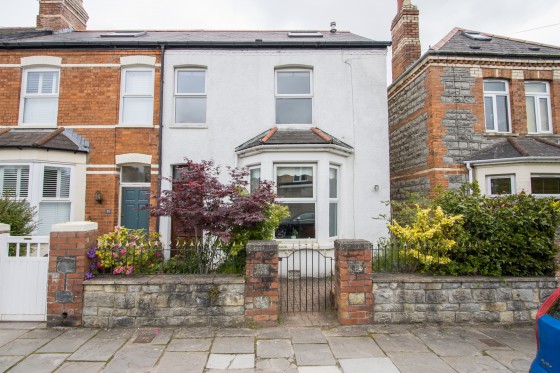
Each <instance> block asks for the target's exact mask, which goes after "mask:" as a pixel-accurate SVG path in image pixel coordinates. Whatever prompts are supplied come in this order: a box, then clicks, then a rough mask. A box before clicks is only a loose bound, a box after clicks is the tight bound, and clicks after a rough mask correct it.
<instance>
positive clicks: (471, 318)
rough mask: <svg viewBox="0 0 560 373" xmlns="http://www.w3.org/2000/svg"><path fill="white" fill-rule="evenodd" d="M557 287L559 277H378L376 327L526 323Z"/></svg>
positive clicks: (374, 294) (375, 296) (375, 304)
mask: <svg viewBox="0 0 560 373" xmlns="http://www.w3.org/2000/svg"><path fill="white" fill-rule="evenodd" d="M556 287H557V283H556V280H555V278H554V277H550V278H549V277H528V278H518V277H505V278H493V277H446V276H441V277H435V276H434V277H432V276H421V275H379V274H374V275H373V303H374V306H373V311H374V312H373V322H374V323H417V322H433V323H484V322H500V323H509V324H511V323H518V322H526V321H530V320H534V319H535V315H536V313H537V309H538V307H539V306H540V304H542V302H544V300H545V299H546V298H547V297H548V296H549V295H550V294H551V293H552V292H553V291H554V289H556Z"/></svg>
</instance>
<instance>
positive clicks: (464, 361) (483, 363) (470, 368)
mask: <svg viewBox="0 0 560 373" xmlns="http://www.w3.org/2000/svg"><path fill="white" fill-rule="evenodd" d="M442 359H443V360H444V361H445V362H446V363H447V364H449V365H450V366H451V367H452V368H453V369H455V370H456V371H457V372H459V373H483V372H484V373H492V372H510V370H509V369H508V368H506V367H505V366H503V365H502V364H500V363H499V362H497V361H496V360H494V359H493V358H492V357H490V356H469V357H456V356H447V357H442Z"/></svg>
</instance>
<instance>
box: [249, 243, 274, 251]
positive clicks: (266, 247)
mask: <svg viewBox="0 0 560 373" xmlns="http://www.w3.org/2000/svg"><path fill="white" fill-rule="evenodd" d="M246 250H247V252H248V253H249V252H256V251H278V242H276V241H249V242H248V243H247V248H246Z"/></svg>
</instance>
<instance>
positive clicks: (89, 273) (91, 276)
mask: <svg viewBox="0 0 560 373" xmlns="http://www.w3.org/2000/svg"><path fill="white" fill-rule="evenodd" d="M94 277H95V276H94V275H93V273H91V272H86V275H85V277H84V278H85V279H86V280H90V279H92V278H94Z"/></svg>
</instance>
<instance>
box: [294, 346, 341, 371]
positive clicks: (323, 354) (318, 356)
mask: <svg viewBox="0 0 560 373" xmlns="http://www.w3.org/2000/svg"><path fill="white" fill-rule="evenodd" d="M294 352H295V354H296V362H297V365H298V366H300V365H301V366H305V365H336V361H335V360H334V357H333V354H332V352H331V350H330V348H329V346H328V345H326V344H305V343H298V344H294Z"/></svg>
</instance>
